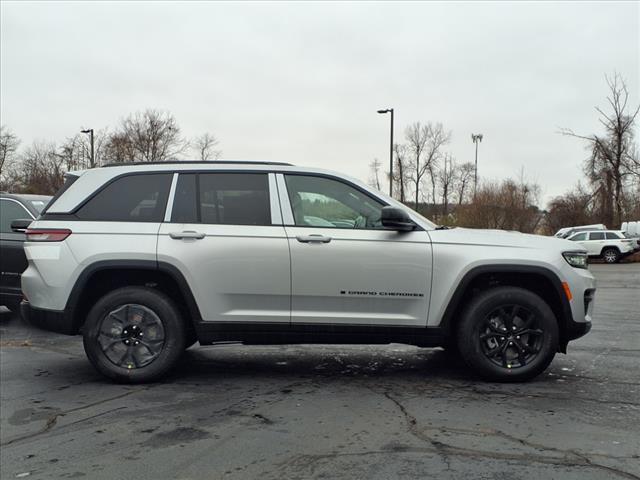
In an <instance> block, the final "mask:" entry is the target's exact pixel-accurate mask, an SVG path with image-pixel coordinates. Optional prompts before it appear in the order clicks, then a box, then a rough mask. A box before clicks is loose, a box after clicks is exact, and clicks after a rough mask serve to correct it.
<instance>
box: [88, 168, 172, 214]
mask: <svg viewBox="0 0 640 480" xmlns="http://www.w3.org/2000/svg"><path fill="white" fill-rule="evenodd" d="M172 176H173V174H171V173H161V174H143V175H140V174H138V175H127V176H125V177H120V178H118V179H116V180H114V181H113V182H111V183H109V184H107V186H106V187H104V188H103V189H102V190H100V191H99V192H98V193H97V194H95V195H94V196H93V197H91V198H90V199H89V200H88V201H87V202H86V203H85V204H84V205H83V206H82V207H80V209H79V210H78V211H77V212H76V215H77V217H78V218H79V219H81V220H91V221H98V222H99V221H103V222H161V221H162V220H163V219H164V211H165V208H166V206H167V197H168V196H169V188H170V186H171V178H172Z"/></svg>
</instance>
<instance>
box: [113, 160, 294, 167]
mask: <svg viewBox="0 0 640 480" xmlns="http://www.w3.org/2000/svg"><path fill="white" fill-rule="evenodd" d="M170 164H180V165H184V164H187V165H191V164H196V165H284V166H288V167H290V166H292V165H291V164H290V163H284V162H254V161H240V160H172V161H168V162H126V163H108V164H106V165H103V167H125V166H128V165H170Z"/></svg>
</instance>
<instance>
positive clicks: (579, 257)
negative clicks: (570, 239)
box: [562, 252, 587, 268]
mask: <svg viewBox="0 0 640 480" xmlns="http://www.w3.org/2000/svg"><path fill="white" fill-rule="evenodd" d="M562 256H563V257H564V259H565V260H566V261H567V263H568V264H569V265H571V266H572V267H574V268H587V254H586V253H584V252H564V253H563V254H562Z"/></svg>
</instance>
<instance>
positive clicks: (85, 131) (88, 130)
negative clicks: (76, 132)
mask: <svg viewBox="0 0 640 480" xmlns="http://www.w3.org/2000/svg"><path fill="white" fill-rule="evenodd" d="M80 133H88V134H89V135H90V137H91V157H89V160H90V161H91V168H93V167H95V166H96V163H95V160H96V159H95V157H94V155H93V128H88V129H86V130H80Z"/></svg>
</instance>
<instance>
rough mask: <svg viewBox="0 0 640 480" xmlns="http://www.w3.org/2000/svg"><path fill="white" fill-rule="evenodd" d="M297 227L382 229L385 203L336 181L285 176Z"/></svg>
mask: <svg viewBox="0 0 640 480" xmlns="http://www.w3.org/2000/svg"><path fill="white" fill-rule="evenodd" d="M285 179H286V183H287V191H288V193H289V201H290V203H291V209H292V211H293V217H294V220H295V224H296V226H300V227H326V228H350V229H383V228H384V227H383V226H382V222H381V220H380V218H381V215H382V207H383V206H384V205H383V204H382V203H380V202H379V201H377V200H374V199H373V198H372V197H370V196H369V195H366V194H364V193H362V192H361V191H360V190H357V189H356V188H354V187H352V186H350V185H347V184H346V183H343V182H340V181H338V180H333V179H330V178H325V177H315V176H307V175H285Z"/></svg>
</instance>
